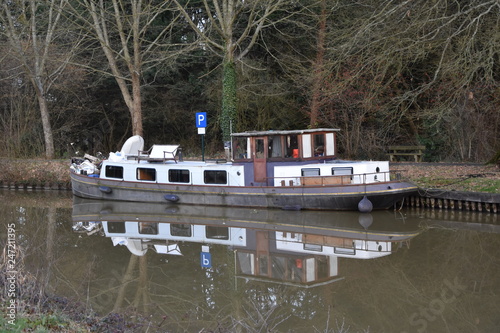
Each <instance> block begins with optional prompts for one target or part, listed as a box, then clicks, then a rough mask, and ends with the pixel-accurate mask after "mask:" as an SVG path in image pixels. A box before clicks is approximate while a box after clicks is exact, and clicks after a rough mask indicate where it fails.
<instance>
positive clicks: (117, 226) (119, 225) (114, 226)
mask: <svg viewBox="0 0 500 333" xmlns="http://www.w3.org/2000/svg"><path fill="white" fill-rule="evenodd" d="M108 232H109V233H110V234H124V233H125V222H108Z"/></svg>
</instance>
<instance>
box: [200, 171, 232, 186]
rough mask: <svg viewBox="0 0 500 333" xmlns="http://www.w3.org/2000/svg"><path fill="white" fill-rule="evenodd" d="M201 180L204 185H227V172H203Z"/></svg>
mask: <svg viewBox="0 0 500 333" xmlns="http://www.w3.org/2000/svg"><path fill="white" fill-rule="evenodd" d="M203 180H204V181H205V184H227V172H226V171H224V170H205V171H204V173H203Z"/></svg>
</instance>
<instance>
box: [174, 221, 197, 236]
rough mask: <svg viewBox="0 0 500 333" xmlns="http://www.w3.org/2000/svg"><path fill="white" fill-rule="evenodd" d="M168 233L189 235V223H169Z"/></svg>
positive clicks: (190, 234) (190, 232) (190, 233)
mask: <svg viewBox="0 0 500 333" xmlns="http://www.w3.org/2000/svg"><path fill="white" fill-rule="evenodd" d="M170 234H171V235H172V236H178V237H191V236H192V231H191V225H189V224H176V223H173V224H171V225H170Z"/></svg>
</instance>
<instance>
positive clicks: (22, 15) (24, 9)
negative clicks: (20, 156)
mask: <svg viewBox="0 0 500 333" xmlns="http://www.w3.org/2000/svg"><path fill="white" fill-rule="evenodd" d="M66 3H67V1H66V0H46V1H37V0H29V1H3V4H2V7H1V10H0V20H1V24H2V27H3V29H2V31H3V32H4V33H5V34H6V35H7V38H8V39H7V40H8V42H9V44H10V46H11V49H10V51H11V52H13V53H14V55H15V57H16V58H17V59H18V61H19V62H20V64H21V66H22V69H23V72H24V73H25V75H26V77H27V78H28V79H29V81H30V82H31V84H32V86H33V88H34V90H35V92H36V97H37V100H38V107H39V109H40V116H41V120H42V125H43V134H44V141H45V156H46V157H47V158H53V157H54V154H55V152H54V139H53V133H52V126H51V121H50V110H49V100H50V98H51V95H50V90H51V87H52V85H53V84H54V83H55V82H56V81H57V78H58V77H59V76H60V75H61V74H62V73H63V71H64V70H65V68H66V66H67V65H68V63H69V61H70V59H71V58H72V57H73V56H74V51H75V49H76V48H77V47H78V45H79V40H78V39H76V40H72V41H71V45H70V46H68V45H67V44H66V43H65V42H62V43H60V44H59V45H57V43H58V42H59V41H60V40H61V39H63V38H65V37H66V34H67V33H68V32H67V31H64V32H62V31H61V30H60V29H61V21H62V10H63V8H64V6H65V5H66ZM63 43H64V45H63ZM63 48H66V49H64V50H62V49H63ZM61 51H62V52H61Z"/></svg>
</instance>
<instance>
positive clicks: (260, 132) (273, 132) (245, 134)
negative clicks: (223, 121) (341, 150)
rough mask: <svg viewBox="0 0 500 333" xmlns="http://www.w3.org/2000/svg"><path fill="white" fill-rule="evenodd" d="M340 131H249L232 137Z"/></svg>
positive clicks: (331, 129)
mask: <svg viewBox="0 0 500 333" xmlns="http://www.w3.org/2000/svg"><path fill="white" fill-rule="evenodd" d="M338 131H340V129H338V128H311V129H303V130H289V131H282V130H271V131H247V132H241V133H233V134H231V136H243V137H249V136H266V135H294V134H295V135H297V134H306V133H319V132H338Z"/></svg>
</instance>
